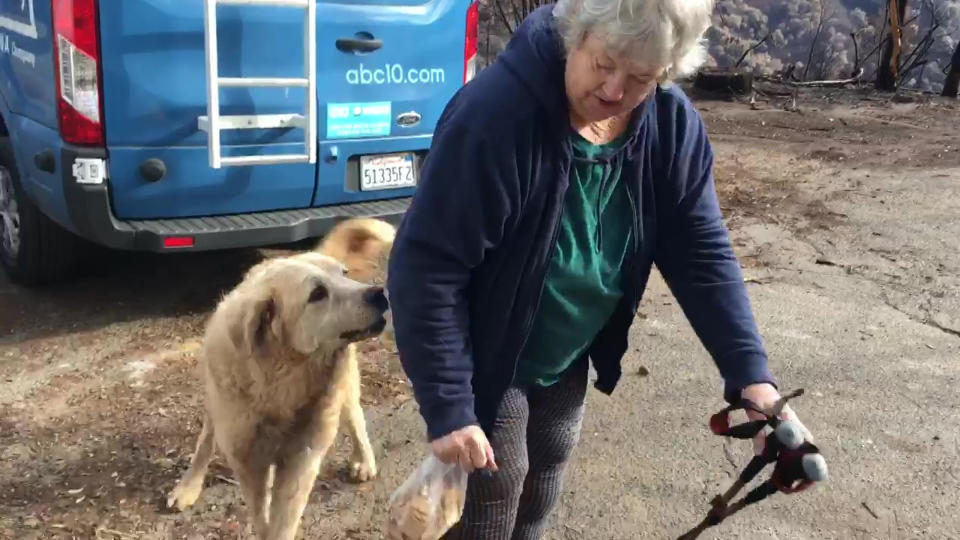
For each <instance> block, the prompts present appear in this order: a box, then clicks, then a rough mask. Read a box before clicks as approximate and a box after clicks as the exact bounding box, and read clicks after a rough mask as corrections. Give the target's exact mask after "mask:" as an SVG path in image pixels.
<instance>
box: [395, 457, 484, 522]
mask: <svg viewBox="0 0 960 540" xmlns="http://www.w3.org/2000/svg"><path fill="white" fill-rule="evenodd" d="M466 492H467V472H466V471H464V470H463V468H462V467H460V465H457V464H453V465H448V464H446V463H443V462H442V461H440V460H439V459H437V458H436V457H435V456H434V455H433V454H432V453H431V454H430V455H428V456H427V457H426V459H424V460H423V461H422V462H421V463H420V466H419V467H417V469H416V470H415V471H413V474H411V475H410V476H408V477H407V479H406V480H405V481H404V482H403V484H402V485H401V486H400V487H399V488H397V490H396V491H394V492H393V494H392V495H391V496H390V516H389V521H388V523H387V534H386V538H387V539H389V540H437V539H439V538H440V537H441V536H443V535H444V533H446V532H447V531H448V530H450V528H451V527H453V526H454V525H455V524H456V523H457V522H458V521H460V516H461V514H462V513H463V503H464V500H465V499H466Z"/></svg>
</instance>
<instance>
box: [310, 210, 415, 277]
mask: <svg viewBox="0 0 960 540" xmlns="http://www.w3.org/2000/svg"><path fill="white" fill-rule="evenodd" d="M396 232H397V231H396V228H395V227H394V226H393V225H391V224H390V223H387V222H386V221H383V220H380V219H374V218H352V219H348V220H344V221H341V222H340V223H338V224H337V225H336V226H335V227H334V228H333V229H332V230H331V231H330V232H329V233H328V234H327V235H326V236H325V237H324V239H323V240H322V241H321V242H320V244H319V245H318V246H317V249H316V250H317V251H318V252H320V253H322V254H324V255H327V256H329V257H333V258H334V259H337V260H338V261H340V262H341V263H343V264H344V265H345V266H346V267H347V268H348V270H349V271H350V273H351V274H352V275H353V277H355V278H356V279H359V280H361V281H383V280H384V279H385V275H384V272H385V266H386V261H387V257H388V256H389V253H390V249H391V248H392V247H393V239H394V237H395V236H396Z"/></svg>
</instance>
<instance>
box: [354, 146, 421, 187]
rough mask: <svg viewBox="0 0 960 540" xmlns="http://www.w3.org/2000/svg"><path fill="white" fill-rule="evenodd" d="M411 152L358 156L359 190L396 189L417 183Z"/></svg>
mask: <svg viewBox="0 0 960 540" xmlns="http://www.w3.org/2000/svg"><path fill="white" fill-rule="evenodd" d="M413 164H414V160H413V154H411V153H402V154H381V155H376V156H361V157H360V190H361V191H375V190H378V189H397V188H404V187H411V186H415V185H417V171H416V169H415V168H414V165H413Z"/></svg>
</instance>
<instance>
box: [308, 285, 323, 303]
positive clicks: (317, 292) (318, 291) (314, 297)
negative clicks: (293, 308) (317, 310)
mask: <svg viewBox="0 0 960 540" xmlns="http://www.w3.org/2000/svg"><path fill="white" fill-rule="evenodd" d="M326 297H327V288H326V287H324V286H323V285H317V287H316V288H315V289H313V292H311V293H310V299H309V300H307V301H308V302H319V301H321V300H323V299H325V298H326Z"/></svg>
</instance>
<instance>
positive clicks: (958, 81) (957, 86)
mask: <svg viewBox="0 0 960 540" xmlns="http://www.w3.org/2000/svg"><path fill="white" fill-rule="evenodd" d="M958 91H960V43H957V48H956V49H954V50H953V57H952V58H951V59H950V71H949V72H947V80H946V81H944V83H943V92H941V93H940V95H941V96H945V97H952V98H955V97H957V92H958Z"/></svg>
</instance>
